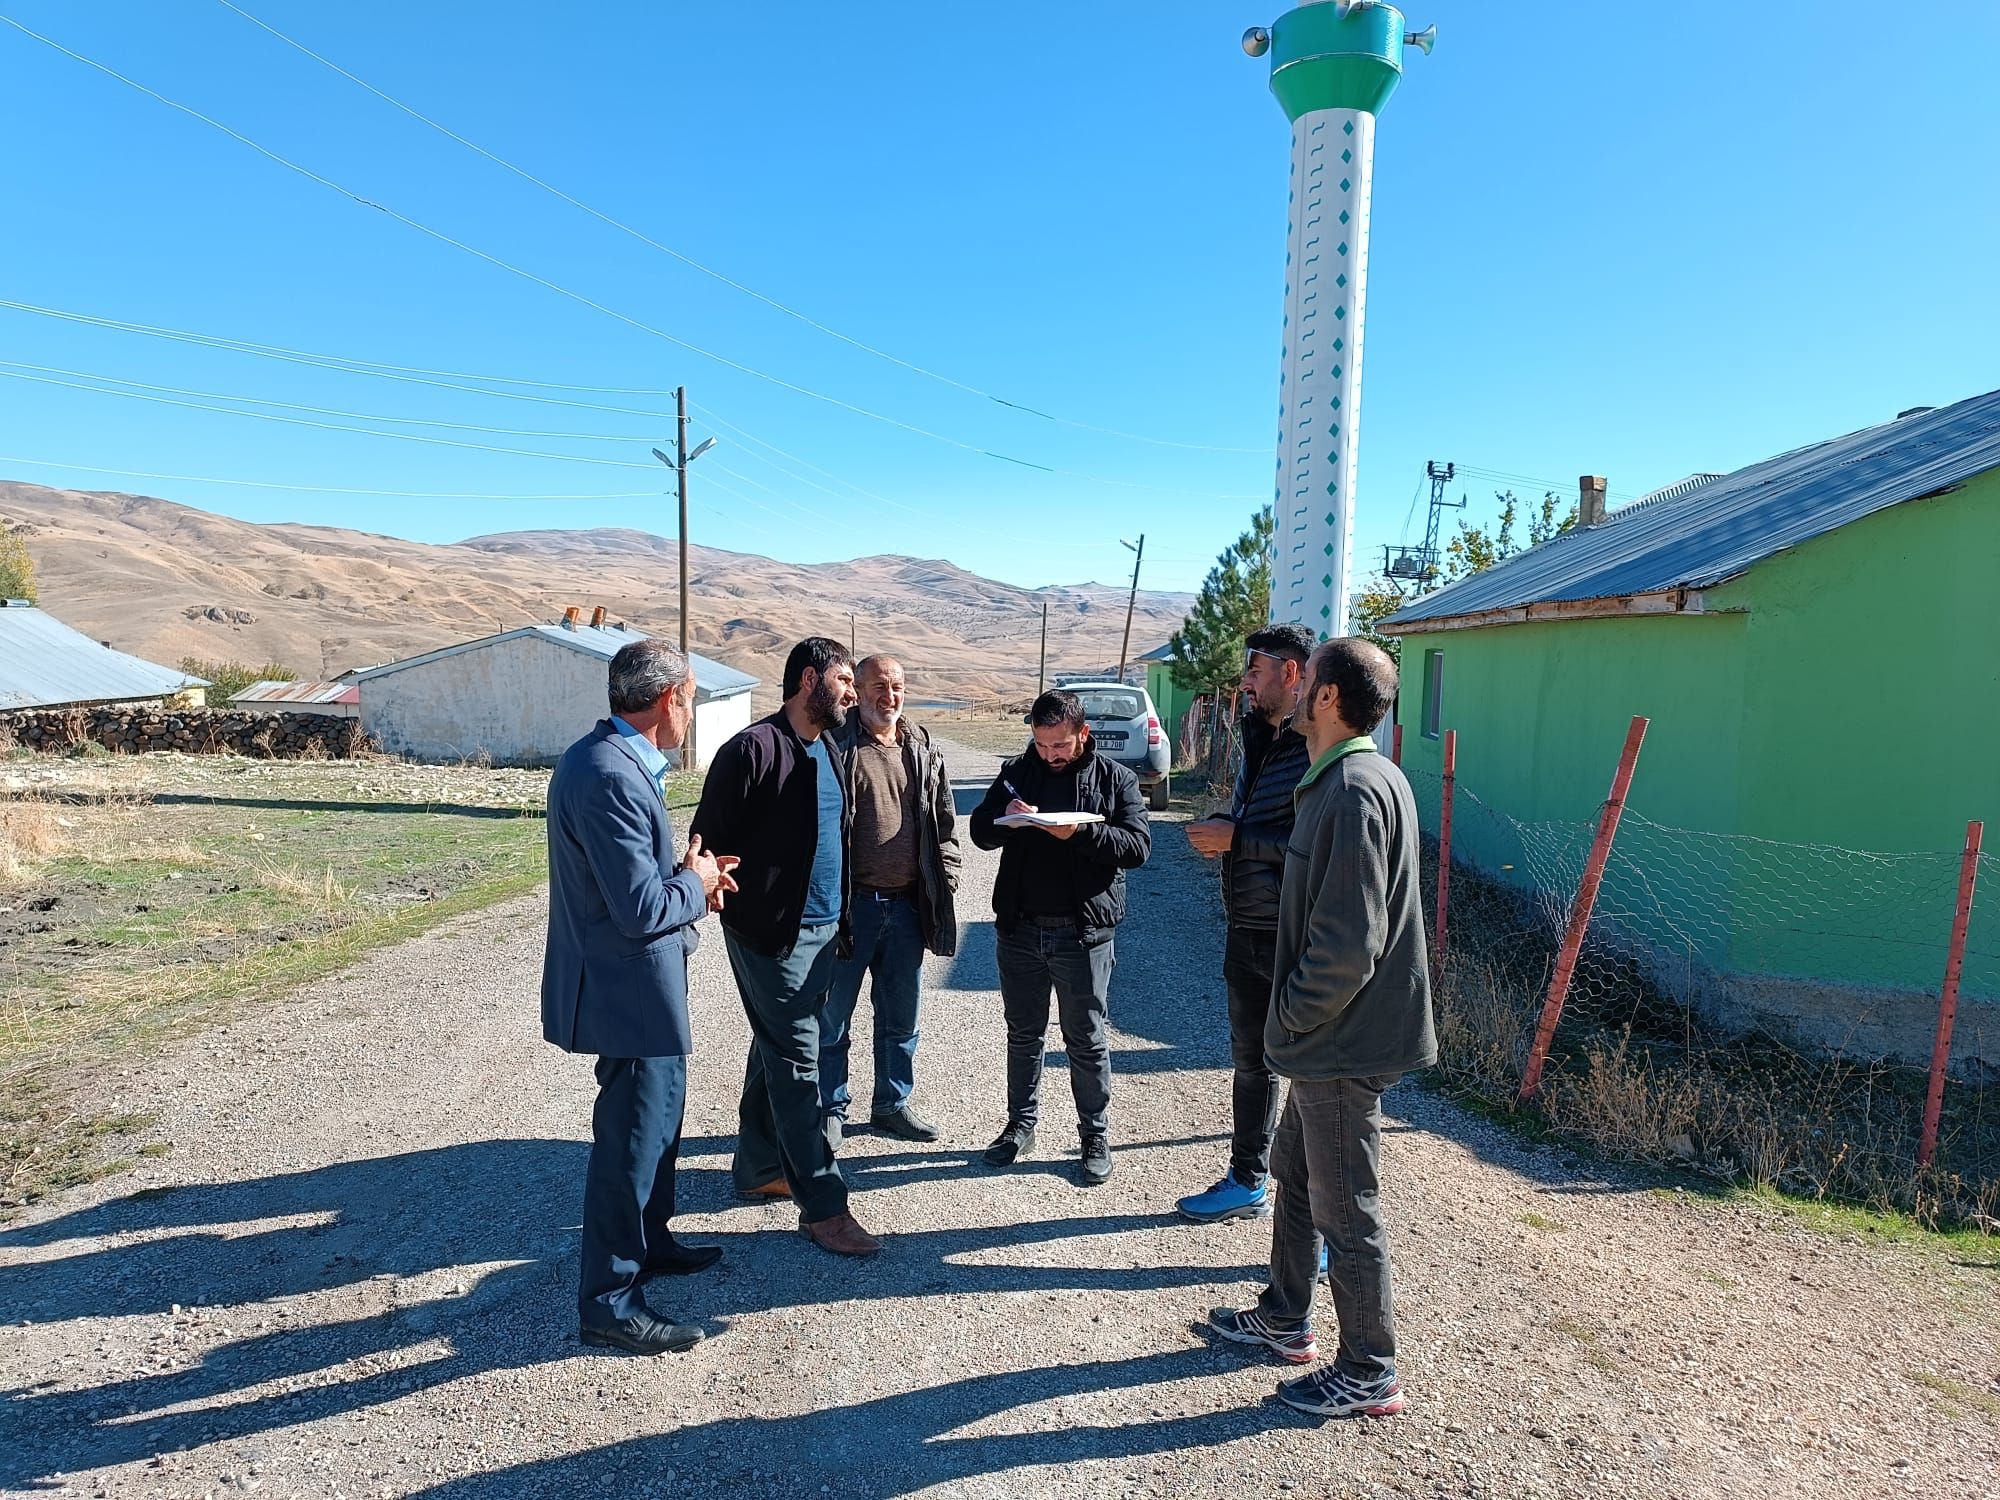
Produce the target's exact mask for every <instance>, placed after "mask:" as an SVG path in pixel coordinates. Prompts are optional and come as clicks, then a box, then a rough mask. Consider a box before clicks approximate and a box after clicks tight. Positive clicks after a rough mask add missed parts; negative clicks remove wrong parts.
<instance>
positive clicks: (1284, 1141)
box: [1257, 1073, 1402, 1380]
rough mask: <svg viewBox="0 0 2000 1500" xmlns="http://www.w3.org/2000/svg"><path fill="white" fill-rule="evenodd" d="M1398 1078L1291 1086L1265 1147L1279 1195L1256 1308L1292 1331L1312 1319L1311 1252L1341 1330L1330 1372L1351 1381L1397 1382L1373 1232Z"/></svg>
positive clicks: (1377, 1237)
mask: <svg viewBox="0 0 2000 1500" xmlns="http://www.w3.org/2000/svg"><path fill="white" fill-rule="evenodd" d="M1401 1076H1402V1075H1401V1074H1400V1073H1391V1074H1387V1075H1385V1076H1382V1077H1377V1078H1333V1079H1324V1080H1318V1081H1314V1080H1311V1079H1299V1080H1295V1081H1294V1082H1293V1084H1292V1087H1291V1092H1290V1094H1289V1095H1288V1096H1287V1097H1286V1099H1285V1110H1284V1113H1283V1114H1282V1115H1281V1116H1280V1117H1279V1119H1278V1135H1277V1139H1276V1140H1275V1141H1273V1142H1272V1145H1271V1180H1272V1183H1273V1184H1274V1185H1275V1186H1276V1188H1277V1190H1278V1204H1277V1210H1276V1212H1275V1214H1274V1216H1273V1219H1272V1226H1271V1284H1270V1285H1269V1286H1268V1287H1266V1288H1265V1289H1264V1294H1263V1295H1262V1296H1261V1297H1259V1298H1258V1299H1257V1307H1258V1310H1259V1311H1260V1312H1262V1313H1263V1314H1264V1315H1265V1316H1266V1317H1268V1318H1269V1319H1270V1320H1271V1321H1272V1322H1274V1323H1280V1324H1285V1325H1289V1326H1293V1327H1296V1326H1297V1325H1298V1324H1300V1323H1303V1322H1305V1321H1306V1320H1307V1319H1308V1318H1310V1317H1311V1316H1312V1305H1313V1290H1314V1284H1315V1282H1316V1281H1317V1280H1318V1274H1319V1247H1320V1242H1321V1241H1322V1240H1324V1241H1325V1243H1326V1273H1327V1281H1328V1283H1329V1285H1330V1288H1331V1290H1332V1292H1333V1312H1334V1317H1335V1319H1336V1320H1337V1321H1338V1322H1339V1324H1340V1350H1339V1353H1338V1354H1337V1355H1336V1357H1335V1358H1336V1362H1337V1363H1338V1365H1339V1366H1340V1368H1341V1369H1342V1370H1344V1371H1345V1372H1346V1373H1347V1374H1349V1375H1352V1376H1354V1377H1356V1378H1357V1379H1360V1380H1378V1379H1380V1378H1382V1377H1383V1376H1385V1375H1393V1374H1395V1372H1396V1299H1395V1293H1394V1291H1393V1289H1392V1288H1391V1286H1390V1281H1389V1232H1388V1229H1387V1228H1386V1227H1385V1226H1384V1225H1383V1223H1382V1213H1381V1203H1380V1192H1381V1170H1382V1094H1383V1091H1384V1090H1385V1089H1387V1088H1389V1087H1390V1086H1391V1085H1392V1084H1394V1083H1395V1082H1396V1080H1397V1079H1398V1078H1400V1077H1401Z"/></svg>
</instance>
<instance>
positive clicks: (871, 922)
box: [819, 655, 959, 1144]
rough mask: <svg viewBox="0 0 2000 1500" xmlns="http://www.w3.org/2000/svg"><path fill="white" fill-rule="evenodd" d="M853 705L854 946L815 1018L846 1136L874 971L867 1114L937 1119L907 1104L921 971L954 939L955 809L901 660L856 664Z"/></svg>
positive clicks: (951, 949) (833, 1109)
mask: <svg viewBox="0 0 2000 1500" xmlns="http://www.w3.org/2000/svg"><path fill="white" fill-rule="evenodd" d="M854 686H855V691H856V692H857V693H859V694H860V704H859V707H858V709H857V711H856V712H854V713H852V714H849V715H848V719H847V726H846V728H844V729H842V730H841V731H839V736H840V742H841V745H842V748H844V749H845V750H846V752H847V763H848V767H849V778H850V780H851V781H852V783H853V787H854V832H853V839H852V848H853V852H854V898H853V908H852V911H853V928H854V952H853V953H852V954H851V955H850V956H848V957H846V958H843V959H841V960H840V961H839V963H838V964H836V965H835V966H834V971H833V987H832V988H831V989H829V990H828V991H827V995H826V1002H825V1004H824V1005H823V1006H822V1008H821V1010H820V1022H819V1090H820V1107H821V1109H822V1110H823V1111H824V1112H825V1114H826V1132H827V1135H828V1137H829V1138H830V1139H831V1140H833V1141H834V1142H835V1143H836V1144H838V1143H839V1141H840V1138H841V1136H842V1134H843V1132H844V1131H845V1129H846V1125H847V1106H848V1089H847V1055H848V1049H849V1046H850V1043H851V1040H852V1033H853V1025H854V1007H855V1005H856V1003H857V1002H858V1001H859V1000H860V998H861V981H862V980H863V979H869V978H871V977H872V983H871V984H870V985H869V991H868V998H869V1002H870V1004H871V1005H872V1006H873V1008H874V1011H875V1028H874V1040H875V1088H874V1094H873V1102H872V1103H871V1104H870V1106H869V1110H868V1123H869V1124H870V1125H872V1126H873V1127H874V1128H875V1129H877V1130H880V1131H882V1132H884V1133H885V1134H888V1135H893V1136H897V1137H899V1138H901V1139H903V1140H906V1141H934V1140H936V1139H937V1138H938V1130H937V1127H936V1126H935V1125H933V1124H931V1122H930V1121H928V1120H926V1119H925V1118H924V1117H923V1116H922V1115H920V1114H918V1113H917V1112H916V1110H915V1109H913V1108H911V1106H910V1092H911V1090H912V1089H913V1088H914V1087H915V1086H916V1068H917V1004H918V997H919V976H920V975H921V973H922V970H923V966H924V954H925V952H926V951H928V952H931V953H936V954H938V955H940V956H941V957H946V958H949V957H950V956H951V955H952V954H954V953H956V952H957V951H958V913H957V910H956V908H955V906H954V904H953V901H952V896H953V893H954V892H956V891H957V889H958V858H959V856H958V834H957V813H956V810H955V809H954V807H953V805H952V798H951V778H950V777H949V776H947V775H946V774H945V769H944V757H943V756H942V755H940V754H939V753H938V751H937V748H936V747H935V746H933V745H932V744H931V737H930V735H929V734H927V733H926V732H925V731H924V728H923V726H922V725H920V724H913V723H911V722H910V720H909V719H907V718H906V717H904V714H903V692H904V680H903V667H902V663H900V662H898V661H897V660H896V659H895V658H894V657H892V656H880V655H877V656H871V657H868V658H867V659H866V660H864V661H863V662H861V664H860V665H859V666H857V667H856V668H855V669H854Z"/></svg>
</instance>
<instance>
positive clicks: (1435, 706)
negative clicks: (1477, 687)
mask: <svg viewBox="0 0 2000 1500" xmlns="http://www.w3.org/2000/svg"><path fill="white" fill-rule="evenodd" d="M1443 733H1444V653H1443V652H1442V651H1426V652H1425V653H1424V738H1425V739H1428V740H1434V739H1437V738H1438V737H1439V736H1440V735H1442V734H1443Z"/></svg>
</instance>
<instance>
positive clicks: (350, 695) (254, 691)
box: [229, 680, 361, 719]
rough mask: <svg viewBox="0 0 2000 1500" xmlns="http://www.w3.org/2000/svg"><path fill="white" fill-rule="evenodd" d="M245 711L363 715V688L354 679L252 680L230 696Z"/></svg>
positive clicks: (234, 705)
mask: <svg viewBox="0 0 2000 1500" xmlns="http://www.w3.org/2000/svg"><path fill="white" fill-rule="evenodd" d="M229 706H230V707H231V708H237V709H242V710H243V711H244V712H245V713H253V714H261V715H270V714H323V715H325V716H326V717H328V718H333V719H358V718H360V717H361V688H360V685H359V684H358V683H352V682H278V681H275V680H272V681H267V682H253V683H251V684H250V686H248V687H247V688H245V689H244V690H243V691H242V692H240V693H238V694H237V695H236V696H235V697H234V698H231V699H230V700H229Z"/></svg>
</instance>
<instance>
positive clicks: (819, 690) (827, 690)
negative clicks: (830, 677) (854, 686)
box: [806, 678, 847, 729]
mask: <svg viewBox="0 0 2000 1500" xmlns="http://www.w3.org/2000/svg"><path fill="white" fill-rule="evenodd" d="M806 712H807V713H808V714H810V715H811V716H812V721H813V723H815V724H817V725H819V727H820V728H822V729H843V728H845V727H846V725H847V710H846V709H845V708H843V707H841V704H840V694H839V692H838V691H837V690H836V689H835V688H834V686H833V684H832V683H830V682H828V681H827V680H826V679H825V678H821V679H820V681H819V685H818V686H817V687H815V688H814V689H813V690H812V696H811V697H810V698H808V699H806Z"/></svg>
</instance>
